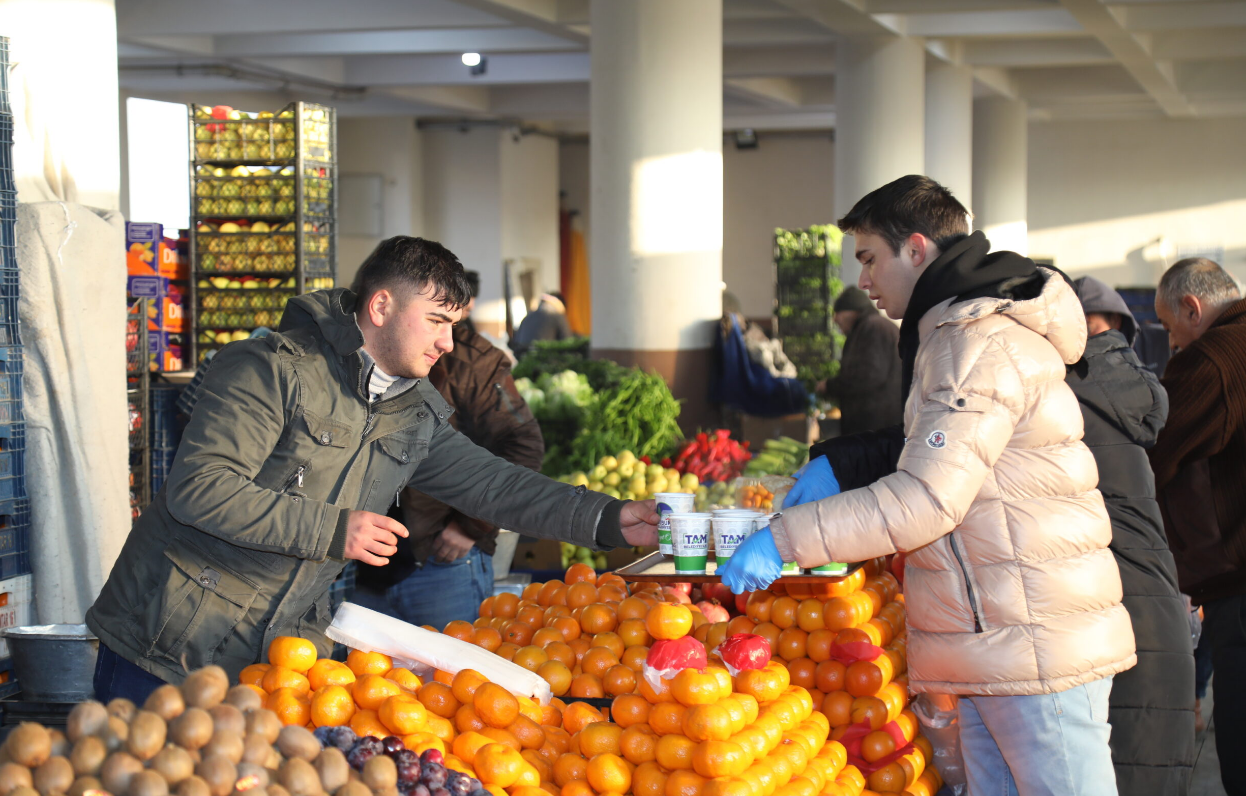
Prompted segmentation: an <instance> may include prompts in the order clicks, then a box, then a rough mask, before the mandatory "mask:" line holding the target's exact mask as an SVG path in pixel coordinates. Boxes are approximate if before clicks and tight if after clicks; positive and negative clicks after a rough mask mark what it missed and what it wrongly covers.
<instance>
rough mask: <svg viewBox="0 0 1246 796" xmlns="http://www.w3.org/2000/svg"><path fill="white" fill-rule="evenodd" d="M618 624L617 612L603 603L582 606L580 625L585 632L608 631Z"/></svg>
mask: <svg viewBox="0 0 1246 796" xmlns="http://www.w3.org/2000/svg"><path fill="white" fill-rule="evenodd" d="M618 626H619V617H618V614H616V613H615V612H614V609H613V608H611V607H610V606H608V605H605V604H604V603H592V604H590V605H587V606H585V607H584V612H583V613H581V614H580V627H582V628H584V632H585V633H591V634H594V635H596V634H597V633H609V632H610V631H612V630H614V629H615V628H616V627H618Z"/></svg>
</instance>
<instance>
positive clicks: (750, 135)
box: [735, 127, 757, 149]
mask: <svg viewBox="0 0 1246 796" xmlns="http://www.w3.org/2000/svg"><path fill="white" fill-rule="evenodd" d="M735 148H736V149H756V148H757V133H756V131H754V130H753V129H752V128H750V127H746V128H744V129H743V130H737V131H736V134H735Z"/></svg>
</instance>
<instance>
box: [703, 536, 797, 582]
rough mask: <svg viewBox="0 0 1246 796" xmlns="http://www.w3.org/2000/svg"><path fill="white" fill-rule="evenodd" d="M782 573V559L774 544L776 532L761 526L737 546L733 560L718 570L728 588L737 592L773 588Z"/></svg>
mask: <svg viewBox="0 0 1246 796" xmlns="http://www.w3.org/2000/svg"><path fill="white" fill-rule="evenodd" d="M782 572H783V559H782V558H781V557H780V556H779V549H778V548H777V547H775V546H774V534H772V533H771V532H770V529H769V528H762V529H761V530H760V531H756V532H755V533H753V534H752V535H751V536H749V537H748V538H747V539H745V540H744V541H743V542H742V543H741V544H740V546H739V547H737V548H736V549H735V553H733V554H732V556H731V560H730V561H728V562H727V563H726V565H725V566H723V567H722V568H721V569H719V570H718V574H719V576H720V577H721V578H722V581H723V583H725V584H727V588H729V589H731V591H732V593H734V594H743V593H744V592H746V591H761V590H762V589H766V588H769V587H770V584H771V583H774V582H775V581H776V580H777V579H778V578H779V575H780V574H782Z"/></svg>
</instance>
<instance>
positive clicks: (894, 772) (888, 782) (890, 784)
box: [863, 736, 904, 793]
mask: <svg viewBox="0 0 1246 796" xmlns="http://www.w3.org/2000/svg"><path fill="white" fill-rule="evenodd" d="M866 737H867V738H868V737H869V736H866ZM863 748H864V747H863ZM866 784H867V785H868V786H869V788H870V790H872V791H875V792H876V793H899V792H900V791H902V790H904V769H902V768H901V767H900V764H899V763H889V764H888V765H885V766H883V767H882V768H880V769H878V770H877V771H875V772H874V773H873V774H870V776H869V779H868V780H866Z"/></svg>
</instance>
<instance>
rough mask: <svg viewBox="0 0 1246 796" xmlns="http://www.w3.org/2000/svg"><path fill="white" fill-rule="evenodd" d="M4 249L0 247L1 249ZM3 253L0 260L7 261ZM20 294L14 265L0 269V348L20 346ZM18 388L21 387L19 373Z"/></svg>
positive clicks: (6, 255)
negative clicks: (18, 307)
mask: <svg viewBox="0 0 1246 796" xmlns="http://www.w3.org/2000/svg"><path fill="white" fill-rule="evenodd" d="M3 248H4V247H0V249H3ZM7 258H8V253H7V252H5V253H4V254H3V256H0V259H7ZM20 294H21V288H20V284H19V279H18V272H17V269H16V265H14V267H13V268H8V267H7V266H3V267H0V346H15V345H21V344H22V334H21V323H20V321H19V320H18V316H17V302H18V297H19V296H20ZM18 386H19V387H20V386H21V378H20V371H19V378H18Z"/></svg>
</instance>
